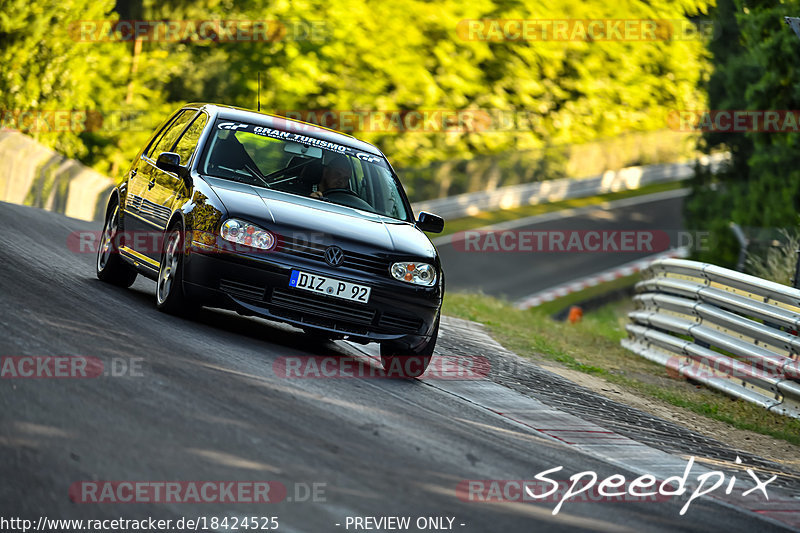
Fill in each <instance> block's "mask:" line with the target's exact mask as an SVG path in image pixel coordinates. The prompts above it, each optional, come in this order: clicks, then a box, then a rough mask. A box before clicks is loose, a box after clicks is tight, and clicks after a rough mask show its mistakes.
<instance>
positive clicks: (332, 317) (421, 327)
mask: <svg viewBox="0 0 800 533" xmlns="http://www.w3.org/2000/svg"><path fill="white" fill-rule="evenodd" d="M183 269H184V270H183V282H184V291H185V292H186V294H187V296H189V297H190V298H192V299H194V300H196V301H197V302H199V303H200V304H201V305H206V306H209V307H220V308H224V309H233V310H236V311H239V312H240V313H244V314H250V315H256V316H261V317H263V318H267V319H271V320H277V321H280V322H286V323H289V324H292V325H294V326H298V327H306V328H314V329H318V330H322V331H326V332H329V333H331V334H335V335H344V336H346V337H348V338H350V339H351V340H355V341H360V342H380V341H387V340H391V341H395V342H398V343H401V344H407V345H408V346H415V345H418V344H419V343H420V342H422V341H424V340H427V338H429V337H430V335H431V334H432V333H433V328H434V326H435V322H436V317H437V316H438V314H439V310H440V308H441V302H442V290H441V285H440V284H437V285H435V286H433V287H415V286H406V284H404V283H403V282H399V281H396V280H394V279H391V278H390V277H389V274H388V271H387V273H386V276H385V279H383V278H381V277H380V276H379V275H376V274H370V273H363V272H358V271H355V270H353V269H347V268H334V267H329V266H328V265H327V264H324V263H320V262H317V261H309V260H305V259H303V258H300V257H296V256H290V257H287V256H286V254H280V253H270V252H264V253H260V254H243V253H234V252H227V251H226V252H222V251H219V250H216V249H213V248H209V247H199V246H192V247H190V248H189V249H188V250H187V253H186V256H185V260H184V267H183ZM292 270H302V271H304V272H309V273H314V274H319V275H322V276H327V277H330V278H335V279H339V280H343V281H349V282H352V283H358V284H361V285H368V286H369V287H371V293H370V298H369V302H368V303H366V304H361V303H355V302H351V301H348V300H343V299H340V298H334V297H331V296H326V295H321V294H315V293H313V292H309V291H305V290H302V289H296V288H294V287H290V286H289V278H290V275H291V271H292Z"/></svg>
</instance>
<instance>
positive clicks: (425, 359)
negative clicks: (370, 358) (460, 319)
mask: <svg viewBox="0 0 800 533" xmlns="http://www.w3.org/2000/svg"><path fill="white" fill-rule="evenodd" d="M438 337H439V317H438V316H437V317H436V326H434V328H433V333H432V334H431V337H430V339H428V340H427V341H426V342H425V343H424V344H423V345H422V346H418V347H417V348H415V349H413V350H411V349H408V348H406V349H402V348H399V347H398V346H397V345H395V344H393V343H391V342H385V343H382V344H381V364H382V365H383V369H384V371H385V372H386V374H387V375H388V376H389V377H400V378H418V377H420V376H421V375H422V374H424V373H425V370H427V368H428V365H429V364H430V362H431V358H432V357H433V349H434V348H435V347H436V339H437V338H438Z"/></svg>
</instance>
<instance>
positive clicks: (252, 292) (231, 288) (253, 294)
mask: <svg viewBox="0 0 800 533" xmlns="http://www.w3.org/2000/svg"><path fill="white" fill-rule="evenodd" d="M219 290H221V291H222V292H225V293H227V294H230V295H231V296H235V297H237V298H241V299H243V300H259V301H261V300H263V299H264V293H265V292H266V290H265V287H259V286H257V285H248V284H247V283H241V282H239V281H232V280H229V279H221V280H219Z"/></svg>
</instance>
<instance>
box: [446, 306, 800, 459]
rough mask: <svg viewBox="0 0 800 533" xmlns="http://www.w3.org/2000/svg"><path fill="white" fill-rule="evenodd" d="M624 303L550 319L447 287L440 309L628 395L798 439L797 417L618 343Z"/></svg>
mask: <svg viewBox="0 0 800 533" xmlns="http://www.w3.org/2000/svg"><path fill="white" fill-rule="evenodd" d="M631 308H632V303H631V302H630V301H629V300H626V301H624V302H617V303H613V304H609V305H607V306H605V307H602V308H600V309H598V310H597V311H594V312H591V313H587V314H586V315H585V316H584V318H583V320H582V321H581V322H579V323H577V324H569V323H566V322H563V323H562V322H555V321H553V320H551V319H550V318H549V315H548V314H547V313H545V312H543V311H542V310H540V309H538V308H533V309H529V310H526V311H521V310H518V309H516V308H514V307H513V306H512V305H511V304H510V303H508V302H506V301H503V300H499V299H496V298H492V297H489V296H484V295H477V294H463V293H449V294H448V295H447V296H446V298H445V302H444V308H443V312H444V314H447V315H450V316H454V317H458V318H464V319H468V320H474V321H476V322H481V323H483V324H485V325H486V327H487V328H488V329H489V331H490V332H491V333H492V335H493V336H494V338H495V339H496V340H497V341H498V342H500V343H501V344H502V345H503V346H505V347H506V348H508V349H509V350H511V351H513V352H515V353H517V354H518V355H520V356H522V357H526V358H529V359H532V360H534V361H538V362H542V363H548V362H549V363H550V364H553V363H556V364H559V365H563V366H564V367H566V368H569V369H572V370H577V371H579V372H584V373H587V374H592V375H595V376H597V377H600V378H602V379H604V380H606V381H608V382H610V383H613V384H615V385H617V386H619V387H620V388H622V389H624V390H627V391H628V392H631V393H633V394H637V395H639V396H644V397H651V398H655V399H658V400H661V401H663V402H667V403H669V404H671V405H673V406H675V407H679V408H683V409H687V410H689V411H691V412H693V413H696V414H698V415H702V416H705V417H708V418H711V419H714V420H718V421H721V422H725V423H727V424H730V425H731V426H733V427H735V428H738V429H743V430H749V431H753V432H756V433H760V434H763V435H769V436H771V437H774V438H777V439H782V440H784V441H787V442H790V443H792V444H795V445H800V420H798V419H795V418H790V417H786V416H783V415H779V414H776V413H772V412H769V411H766V410H764V409H762V408H761V407H758V406H756V405H754V404H751V403H748V402H745V401H742V400H737V399H735V398H731V397H728V396H725V395H723V394H721V393H718V392H716V391H713V390H710V389H706V388H704V387H700V386H695V385H694V384H692V383H690V382H688V381H686V380H684V379H677V378H672V377H670V376H669V375H668V374H667V372H666V370H665V369H664V367H662V366H660V365H657V364H655V363H652V362H650V361H648V360H646V359H644V358H642V357H639V356H637V355H635V354H633V353H631V352H629V351H627V350H625V349H624V348H622V347H621V346H620V343H619V342H620V340H622V339H623V338H624V337H625V336H626V333H625V328H624V325H625V323H626V322H627V317H626V313H627V311H628V310H630V309H631Z"/></svg>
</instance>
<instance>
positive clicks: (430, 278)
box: [391, 262, 436, 287]
mask: <svg viewBox="0 0 800 533" xmlns="http://www.w3.org/2000/svg"><path fill="white" fill-rule="evenodd" d="M391 271H392V277H393V278H394V279H396V280H399V281H405V282H408V283H413V284H414V285H424V286H425V287H430V286H431V285H433V284H434V283H436V269H435V268H434V267H433V265H429V264H427V263H413V262H403V263H394V264H393V265H392V268H391Z"/></svg>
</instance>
